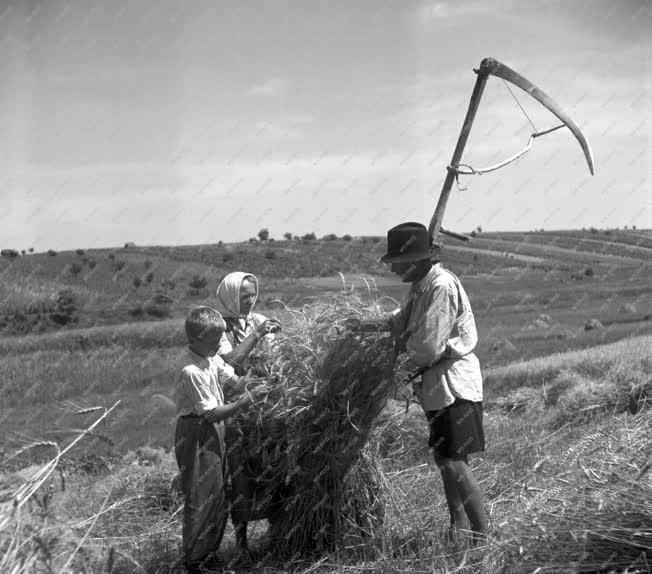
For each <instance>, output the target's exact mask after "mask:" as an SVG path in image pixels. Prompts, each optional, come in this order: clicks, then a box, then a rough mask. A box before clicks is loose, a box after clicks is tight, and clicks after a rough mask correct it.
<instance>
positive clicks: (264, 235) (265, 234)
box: [258, 228, 269, 241]
mask: <svg viewBox="0 0 652 574" xmlns="http://www.w3.org/2000/svg"><path fill="white" fill-rule="evenodd" d="M258 239H260V240H261V241H267V240H268V239H269V229H267V228H263V229H261V230H260V231H259V232H258Z"/></svg>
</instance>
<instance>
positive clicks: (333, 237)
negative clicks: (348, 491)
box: [322, 233, 337, 241]
mask: <svg viewBox="0 0 652 574" xmlns="http://www.w3.org/2000/svg"><path fill="white" fill-rule="evenodd" d="M322 239H324V240H325V241H335V240H336V239H337V235H335V234H334V233H329V234H328V235H324V237H323V238H322Z"/></svg>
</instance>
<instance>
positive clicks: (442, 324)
mask: <svg viewBox="0 0 652 574" xmlns="http://www.w3.org/2000/svg"><path fill="white" fill-rule="evenodd" d="M456 299H457V298H456V297H455V294H454V293H452V292H451V290H450V289H449V288H448V287H446V286H442V287H441V288H438V289H435V290H434V291H433V293H432V295H431V297H430V299H429V301H428V302H427V304H426V309H425V311H424V313H423V314H421V316H420V317H419V320H418V322H417V324H416V325H415V326H414V327H413V328H414V332H412V333H410V338H409V339H408V341H407V344H406V348H407V352H408V357H409V359H410V362H411V363H412V365H413V366H414V367H417V368H421V367H425V366H427V365H429V364H433V363H435V362H436V361H438V360H439V359H441V358H442V357H443V356H444V354H445V353H446V350H447V345H448V341H449V337H450V335H451V331H452V330H453V327H454V324H455V319H456V315H457V300H456Z"/></svg>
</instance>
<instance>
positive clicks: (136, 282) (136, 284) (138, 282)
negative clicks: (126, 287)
mask: <svg viewBox="0 0 652 574" xmlns="http://www.w3.org/2000/svg"><path fill="white" fill-rule="evenodd" d="M142 284H143V280H142V279H141V278H140V277H134V287H135V288H136V289H138V287H140V286H141V285H142Z"/></svg>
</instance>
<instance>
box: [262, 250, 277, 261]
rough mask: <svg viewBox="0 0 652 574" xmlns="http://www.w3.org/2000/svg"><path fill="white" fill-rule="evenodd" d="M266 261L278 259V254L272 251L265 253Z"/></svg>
mask: <svg viewBox="0 0 652 574" xmlns="http://www.w3.org/2000/svg"><path fill="white" fill-rule="evenodd" d="M265 259H276V252H275V251H273V250H272V249H268V250H267V251H265Z"/></svg>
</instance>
